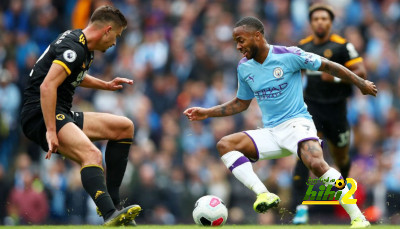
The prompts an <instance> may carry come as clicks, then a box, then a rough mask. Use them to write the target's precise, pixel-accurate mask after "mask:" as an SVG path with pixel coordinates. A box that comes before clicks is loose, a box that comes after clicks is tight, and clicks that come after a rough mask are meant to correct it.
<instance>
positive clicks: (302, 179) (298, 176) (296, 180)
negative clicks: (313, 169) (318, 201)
mask: <svg viewBox="0 0 400 229" xmlns="http://www.w3.org/2000/svg"><path fill="white" fill-rule="evenodd" d="M308 178H309V170H308V168H307V167H306V166H305V165H304V164H303V162H302V161H301V160H297V164H296V167H295V169H294V173H293V187H292V210H294V211H295V210H296V207H297V206H298V205H300V204H301V203H302V202H303V198H304V195H305V193H306V191H307V184H306V182H307V180H308Z"/></svg>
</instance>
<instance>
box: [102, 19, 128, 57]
mask: <svg viewBox="0 0 400 229" xmlns="http://www.w3.org/2000/svg"><path fill="white" fill-rule="evenodd" d="M122 31H123V28H122V27H116V26H111V25H109V26H107V27H106V28H105V30H104V35H103V37H102V38H101V40H100V42H99V46H100V47H99V50H100V51H102V52H105V51H107V49H109V48H111V47H112V46H114V45H116V44H117V38H118V37H120V36H121V34H122Z"/></svg>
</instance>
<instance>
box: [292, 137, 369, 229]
mask: <svg viewBox="0 0 400 229" xmlns="http://www.w3.org/2000/svg"><path fill="white" fill-rule="evenodd" d="M299 151H300V157H301V160H302V161H303V163H304V165H305V166H306V167H307V168H309V169H310V170H311V172H312V173H313V174H314V175H316V176H317V177H319V178H321V179H323V180H327V178H328V180H331V179H332V178H333V179H335V180H336V179H343V176H342V175H341V174H340V173H339V172H338V171H337V170H336V169H334V168H332V167H330V166H329V165H328V164H327V163H326V162H325V160H324V158H323V152H322V148H321V145H320V143H319V141H317V140H305V141H302V142H299ZM329 184H331V185H334V182H331V183H330V182H326V183H325V185H329ZM348 191H349V189H348V187H347V186H345V188H344V189H343V190H342V196H341V197H340V199H339V201H340V200H341V199H342V197H343V196H344V195H345V194H346V193H347V192H348ZM350 198H352V197H350ZM341 205H342V207H343V208H344V209H345V210H346V212H347V213H348V214H349V216H350V218H351V222H352V227H353V228H363V227H368V226H369V225H370V223H369V222H368V221H367V220H366V219H365V217H364V215H363V214H362V213H361V211H360V209H359V208H358V206H357V205H356V204H342V203H341Z"/></svg>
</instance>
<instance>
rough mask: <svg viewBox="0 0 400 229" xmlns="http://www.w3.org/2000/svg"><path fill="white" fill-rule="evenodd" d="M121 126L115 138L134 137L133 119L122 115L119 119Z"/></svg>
mask: <svg viewBox="0 0 400 229" xmlns="http://www.w3.org/2000/svg"><path fill="white" fill-rule="evenodd" d="M119 127H120V128H119V131H118V132H119V133H116V136H115V137H114V139H113V140H119V139H123V138H133V132H134V125H133V122H132V120H130V119H129V118H126V117H121V119H120V120H119Z"/></svg>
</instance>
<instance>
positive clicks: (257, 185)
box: [221, 151, 268, 195]
mask: <svg viewBox="0 0 400 229" xmlns="http://www.w3.org/2000/svg"><path fill="white" fill-rule="evenodd" d="M221 159H222V162H224V164H225V166H226V167H227V168H228V169H229V170H231V172H232V173H233V175H234V176H235V177H236V179H238V180H239V181H240V182H242V184H244V185H245V186H246V187H247V188H249V189H250V190H252V191H253V192H255V193H256V194H257V195H258V194H261V193H264V192H268V190H267V188H266V187H265V185H264V184H263V183H262V182H261V180H260V179H259V178H258V176H257V175H256V174H255V173H254V171H253V167H252V166H251V163H250V161H249V159H248V158H247V157H245V156H244V155H243V154H242V153H241V152H239V151H231V152H228V153H226V154H224V155H223V156H222V157H221Z"/></svg>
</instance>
